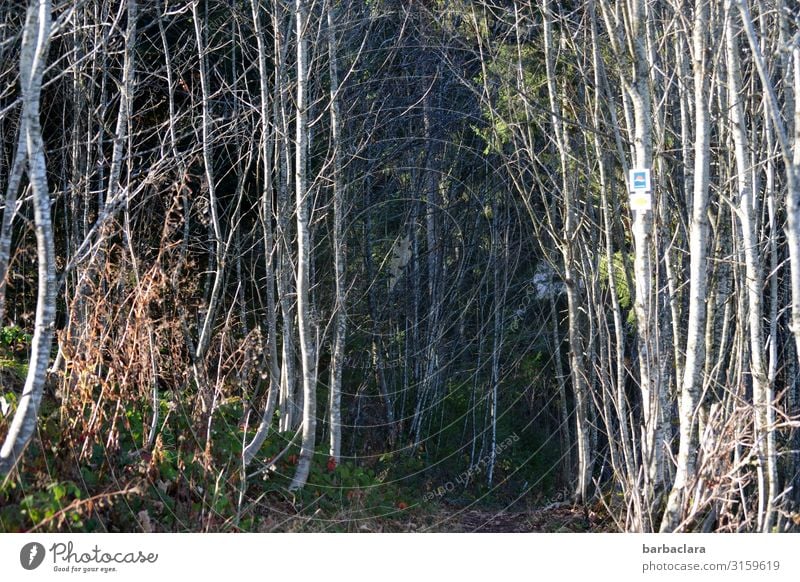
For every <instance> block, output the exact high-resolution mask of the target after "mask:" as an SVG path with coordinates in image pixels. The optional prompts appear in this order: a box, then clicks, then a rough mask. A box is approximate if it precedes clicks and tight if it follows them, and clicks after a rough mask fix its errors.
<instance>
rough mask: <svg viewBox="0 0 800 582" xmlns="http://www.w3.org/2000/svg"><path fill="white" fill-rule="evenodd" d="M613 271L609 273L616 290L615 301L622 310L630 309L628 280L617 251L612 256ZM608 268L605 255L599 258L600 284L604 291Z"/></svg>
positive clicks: (607, 278)
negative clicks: (611, 275)
mask: <svg viewBox="0 0 800 582" xmlns="http://www.w3.org/2000/svg"><path fill="white" fill-rule="evenodd" d="M613 263H614V266H613V269H611V272H612V273H613V277H614V284H615V286H616V288H617V301H619V305H620V307H622V308H623V309H630V308H631V291H630V289H628V280H627V278H626V277H625V262H624V261H623V258H622V253H621V252H619V251H617V252H616V253H614V255H613ZM608 281H609V268H608V259H607V258H606V255H605V254H603V255H602V256H601V257H600V283H601V284H602V285H603V287H604V288H605V289H608V287H609V284H608Z"/></svg>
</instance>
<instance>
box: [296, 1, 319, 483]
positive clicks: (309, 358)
mask: <svg viewBox="0 0 800 582" xmlns="http://www.w3.org/2000/svg"><path fill="white" fill-rule="evenodd" d="M295 23H296V36H297V38H296V42H297V64H296V66H297V95H296V102H295V105H296V107H297V113H296V125H295V129H296V133H295V168H294V180H295V203H296V206H297V207H296V212H297V321H298V327H299V332H300V333H299V336H300V353H301V360H302V362H301V363H302V370H303V443H302V445H301V447H300V458H299V460H298V462H297V471H296V472H295V475H294V478H293V479H292V483H291V485H290V486H289V489H290V490H296V489H300V488H302V487H303V486H304V485H305V483H306V480H307V479H308V473H309V471H310V469H311V458H312V457H313V455H314V444H315V439H316V429H317V412H316V408H317V354H316V343H315V342H316V339H315V332H314V329H315V325H314V322H313V321H312V309H311V289H310V288H309V282H310V278H309V269H310V267H311V237H310V233H309V216H308V215H309V211H308V200H307V197H308V195H309V193H308V176H307V169H306V154H307V151H308V104H307V94H308V38H307V36H306V34H307V30H306V29H307V27H308V6H307V5H306V0H295Z"/></svg>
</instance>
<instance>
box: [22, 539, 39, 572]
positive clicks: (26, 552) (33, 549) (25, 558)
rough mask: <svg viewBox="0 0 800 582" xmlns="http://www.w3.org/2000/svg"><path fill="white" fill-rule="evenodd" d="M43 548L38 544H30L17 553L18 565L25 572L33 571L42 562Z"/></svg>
mask: <svg viewBox="0 0 800 582" xmlns="http://www.w3.org/2000/svg"><path fill="white" fill-rule="evenodd" d="M44 554H45V551H44V546H43V545H42V544H40V543H39V542H30V543H28V544H25V545H24V546H22V549H21V550H20V551H19V563H20V564H22V567H23V568H25V569H26V570H35V569H36V568H38V567H39V566H41V565H42V562H44Z"/></svg>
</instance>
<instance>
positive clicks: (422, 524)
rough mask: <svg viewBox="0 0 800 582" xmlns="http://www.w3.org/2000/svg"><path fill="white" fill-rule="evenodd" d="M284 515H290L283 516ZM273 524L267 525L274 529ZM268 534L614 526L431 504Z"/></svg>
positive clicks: (308, 521)
mask: <svg viewBox="0 0 800 582" xmlns="http://www.w3.org/2000/svg"><path fill="white" fill-rule="evenodd" d="M284 515H285V514H284ZM269 522H270V520H268V521H267V523H269ZM271 526H272V527H269V526H267V530H268V531H286V532H309V531H312V532H319V531H343V530H344V531H348V532H363V533H379V532H381V533H412V532H413V533H580V532H612V531H617V530H616V529H615V526H614V523H613V521H612V520H611V519H610V518H608V517H607V516H605V515H603V514H602V513H598V512H596V511H594V509H592V508H586V509H584V508H583V507H580V506H575V505H572V504H571V503H567V502H561V503H551V504H549V505H547V506H544V507H540V508H530V509H525V510H507V509H500V508H489V507H475V506H466V507H461V508H459V507H454V506H452V505H450V504H447V503H437V504H427V505H424V506H419V507H414V508H409V509H407V510H405V511H402V512H399V513H394V514H391V515H384V516H376V517H370V518H359V517H357V516H356V515H353V514H350V515H347V514H339V515H336V516H330V517H323V516H321V515H320V514H318V513H317V514H315V515H313V516H309V515H305V516H304V515H300V514H298V515H295V516H291V517H288V516H286V517H285V519H283V520H280V519H279V520H276V521H272V523H271Z"/></svg>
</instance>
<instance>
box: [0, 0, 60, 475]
mask: <svg viewBox="0 0 800 582" xmlns="http://www.w3.org/2000/svg"><path fill="white" fill-rule="evenodd" d="M50 12H51V6H50V1H49V0H31V1H30V2H29V4H28V12H27V17H26V20H25V29H24V32H23V38H22V50H21V51H20V84H21V88H22V129H23V131H24V133H25V140H26V149H27V153H28V177H29V179H30V184H31V191H32V195H33V208H34V224H35V229H36V248H37V259H38V279H39V280H38V293H37V298H36V319H35V328H34V332H33V339H32V342H31V359H30V363H29V367H28V374H27V377H26V378H25V385H24V387H23V390H22V395H21V396H20V398H19V402H18V405H17V410H16V412H15V414H14V419H13V420H12V422H11V426H10V428H9V430H8V434H7V435H6V438H5V441H4V442H3V446H2V448H0V475H7V474H8V473H9V472H10V471H11V470H12V469H13V468H14V465H15V464H16V463H17V461H18V460H19V458H20V456H21V455H22V452H23V451H24V450H25V447H26V446H27V444H28V442H29V441H30V438H31V436H32V435H33V432H34V430H35V429H36V419H37V414H38V411H39V404H40V403H41V400H42V392H43V390H44V383H45V379H46V375H47V367H48V364H49V362H50V347H51V345H52V340H53V323H54V319H55V311H56V308H55V296H56V275H55V254H54V246H53V228H52V223H51V217H50V193H49V190H48V185H47V173H46V161H45V156H44V142H43V140H42V129H41V124H40V121H39V105H40V97H41V89H42V77H43V75H44V69H45V64H46V59H47V51H48V47H49V43H50V19H51V16H50Z"/></svg>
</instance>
